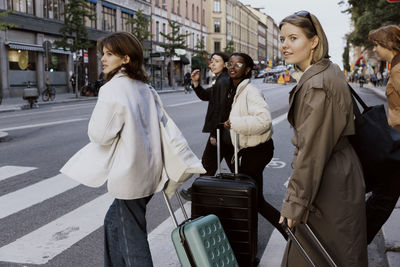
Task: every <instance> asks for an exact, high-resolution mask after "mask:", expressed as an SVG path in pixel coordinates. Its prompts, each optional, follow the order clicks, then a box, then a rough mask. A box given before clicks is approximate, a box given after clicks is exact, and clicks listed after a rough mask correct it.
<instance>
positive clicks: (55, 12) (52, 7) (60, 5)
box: [43, 0, 65, 21]
mask: <svg viewBox="0 0 400 267" xmlns="http://www.w3.org/2000/svg"><path fill="white" fill-rule="evenodd" d="M64 6H65V0H43V14H44V17H45V18H49V19H56V20H61V21H64V14H63V13H64Z"/></svg>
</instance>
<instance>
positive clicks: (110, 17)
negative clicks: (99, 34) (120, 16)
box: [103, 6, 116, 32]
mask: <svg viewBox="0 0 400 267" xmlns="http://www.w3.org/2000/svg"><path fill="white" fill-rule="evenodd" d="M103 31H109V32H115V31H116V15H115V9H113V8H109V7H106V6H103Z"/></svg>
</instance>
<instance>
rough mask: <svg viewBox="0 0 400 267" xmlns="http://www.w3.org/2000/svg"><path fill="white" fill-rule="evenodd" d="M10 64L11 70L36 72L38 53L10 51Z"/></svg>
mask: <svg viewBox="0 0 400 267" xmlns="http://www.w3.org/2000/svg"><path fill="white" fill-rule="evenodd" d="M8 62H9V68H10V70H36V52H34V51H28V50H14V49H10V50H9V52H8Z"/></svg>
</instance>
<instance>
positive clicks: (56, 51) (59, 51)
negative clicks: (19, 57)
mask: <svg viewBox="0 0 400 267" xmlns="http://www.w3.org/2000/svg"><path fill="white" fill-rule="evenodd" d="M6 45H8V46H9V47H10V48H11V49H16V50H28V51H37V52H44V49H43V46H42V45H38V44H26V43H19V42H7V43H6ZM50 52H51V53H54V54H65V55H70V54H71V51H65V50H63V49H54V48H53V49H51V50H50Z"/></svg>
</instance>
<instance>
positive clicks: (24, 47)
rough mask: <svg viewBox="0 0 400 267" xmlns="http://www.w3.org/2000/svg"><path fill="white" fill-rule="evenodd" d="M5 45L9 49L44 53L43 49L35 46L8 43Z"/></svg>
mask: <svg viewBox="0 0 400 267" xmlns="http://www.w3.org/2000/svg"><path fill="white" fill-rule="evenodd" d="M6 45H8V46H9V47H10V48H11V49H17V50H28V51H39V52H44V50H43V47H42V46H41V45H37V44H24V43H17V42H8V43H6Z"/></svg>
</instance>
